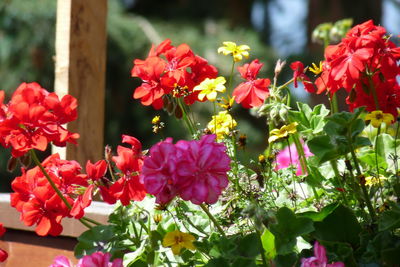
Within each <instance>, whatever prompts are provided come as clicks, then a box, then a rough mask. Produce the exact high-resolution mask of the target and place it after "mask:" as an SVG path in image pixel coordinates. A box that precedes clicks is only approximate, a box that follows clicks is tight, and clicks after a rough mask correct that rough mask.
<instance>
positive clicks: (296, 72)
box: [290, 61, 315, 93]
mask: <svg viewBox="0 0 400 267" xmlns="http://www.w3.org/2000/svg"><path fill="white" fill-rule="evenodd" d="M290 68H291V69H292V70H293V84H294V88H297V87H298V83H297V81H298V80H300V81H302V82H303V85H304V89H305V90H306V91H307V92H309V93H314V92H315V87H314V84H313V83H312V82H311V80H310V78H309V77H308V76H307V75H306V74H305V73H304V65H303V63H301V62H300V61H295V62H293V63H292V64H290Z"/></svg>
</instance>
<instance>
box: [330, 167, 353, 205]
mask: <svg viewBox="0 0 400 267" xmlns="http://www.w3.org/2000/svg"><path fill="white" fill-rule="evenodd" d="M330 164H331V166H332V169H333V172H334V173H335V177H336V182H337V183H338V184H339V186H340V187H341V188H344V187H343V183H342V181H341V180H340V174H339V169H338V165H337V162H336V161H335V160H331V161H330ZM340 192H341V194H342V197H343V200H344V203H346V205H347V206H348V205H349V203H348V200H347V197H346V194H345V193H344V192H343V191H340Z"/></svg>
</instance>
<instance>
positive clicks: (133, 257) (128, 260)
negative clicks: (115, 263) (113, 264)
mask: <svg viewBox="0 0 400 267" xmlns="http://www.w3.org/2000/svg"><path fill="white" fill-rule="evenodd" d="M145 245H146V242H142V244H141V245H140V247H138V248H137V249H136V250H135V251H133V252H130V253H126V254H125V255H124V258H123V262H124V266H131V265H132V264H133V263H135V262H136V261H138V260H140V258H141V255H142V254H143V253H144V252H145Z"/></svg>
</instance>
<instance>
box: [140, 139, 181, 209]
mask: <svg viewBox="0 0 400 267" xmlns="http://www.w3.org/2000/svg"><path fill="white" fill-rule="evenodd" d="M177 152H178V150H177V148H176V146H175V145H174V144H172V139H171V138H167V140H165V141H162V142H159V143H157V144H155V145H154V146H153V147H152V148H151V149H150V153H149V156H148V157H146V158H145V160H144V162H143V166H142V173H141V179H142V180H143V184H144V186H145V188H146V191H147V192H148V193H149V194H152V195H154V196H156V202H157V203H159V204H165V203H168V202H170V201H171V200H172V199H173V198H174V197H175V196H176V195H177V188H176V186H175V184H176V179H177V178H176V162H177V160H178V156H177Z"/></svg>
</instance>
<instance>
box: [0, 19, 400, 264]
mask: <svg viewBox="0 0 400 267" xmlns="http://www.w3.org/2000/svg"><path fill="white" fill-rule="evenodd" d="M315 36H318V32H317V33H316V34H315ZM324 36H327V35H326V34H324ZM324 40H325V43H326V45H327V44H328V43H329V42H327V41H326V39H324ZM249 50H250V47H248V46H247V45H236V44H235V43H233V42H224V44H223V46H222V47H220V48H219V49H218V52H219V53H222V54H223V55H225V56H229V57H232V72H231V74H230V76H229V77H227V78H224V77H222V76H218V70H217V69H216V68H215V67H214V66H213V65H211V64H209V63H208V61H207V60H206V59H204V58H202V57H200V56H198V55H196V54H195V53H194V52H193V51H192V50H191V48H190V47H189V46H188V45H187V44H181V45H179V46H173V45H172V43H171V41H170V40H169V39H167V40H165V41H164V42H162V43H161V44H159V45H158V46H153V47H152V48H151V49H150V52H149V54H148V57H147V58H146V59H144V60H140V59H136V60H135V61H134V66H133V68H132V71H131V74H132V76H133V77H138V78H140V79H141V80H142V84H141V85H140V86H139V87H138V88H136V89H135V91H134V94H133V98H135V99H139V100H140V101H141V103H142V104H143V105H145V106H152V107H153V108H155V109H157V110H160V109H164V110H166V111H168V113H169V114H170V115H172V114H173V115H174V116H175V117H176V118H178V119H181V120H182V123H183V124H184V125H185V127H186V129H187V130H188V133H189V134H190V135H191V137H192V138H191V140H179V141H177V142H174V141H173V139H172V138H170V137H169V138H166V139H164V138H163V139H162V140H161V141H160V142H158V143H157V144H155V145H153V146H152V147H151V148H150V149H149V150H144V149H143V148H142V144H141V142H140V141H139V140H138V139H136V138H135V137H133V136H129V135H123V136H122V143H123V144H125V145H121V146H118V147H117V150H116V154H115V155H113V152H112V151H111V149H110V148H108V147H106V150H105V159H104V160H100V161H97V162H95V163H92V162H90V161H88V162H87V164H86V166H85V171H84V170H83V168H82V166H81V165H80V164H79V163H78V162H76V161H73V160H65V159H61V158H60V156H59V155H58V154H54V155H51V156H50V157H48V158H47V159H45V160H44V161H42V162H41V161H40V160H39V159H38V157H37V156H36V152H35V149H36V150H42V151H43V150H45V149H46V148H47V145H48V144H49V143H52V144H54V145H56V146H65V145H66V144H67V143H76V142H77V139H78V137H79V135H78V134H76V133H71V132H69V131H68V130H67V129H66V128H64V126H63V125H64V124H65V123H68V122H70V121H73V120H74V119H76V114H77V113H76V108H77V100H76V99H75V98H74V97H72V96H70V95H66V96H64V97H63V98H61V99H59V97H58V96H57V95H56V94H54V93H49V92H47V91H46V90H45V89H43V88H41V86H40V85H39V84H37V83H23V84H22V85H20V86H19V87H18V89H17V90H16V91H15V92H14V94H13V96H12V97H11V100H10V101H9V102H8V103H4V92H2V91H0V144H1V145H2V146H4V147H6V148H11V153H12V158H11V160H10V164H9V165H10V166H15V165H16V163H17V161H18V162H20V163H21V164H22V166H23V167H22V175H21V176H19V177H17V178H15V180H14V181H13V182H12V188H13V190H14V193H12V194H11V205H12V206H13V207H15V208H16V209H17V210H18V211H19V212H20V213H21V221H23V222H24V223H25V224H26V225H28V226H33V225H34V226H35V227H36V228H35V231H36V233H37V234H38V235H42V236H45V235H53V236H57V235H59V234H60V233H61V232H62V219H63V218H65V217H74V218H76V219H78V220H80V221H81V222H82V223H83V224H84V225H85V226H87V227H88V230H87V231H86V232H84V233H83V234H82V235H81V236H80V237H79V238H78V241H79V243H78V245H77V246H76V249H75V255H76V256H77V257H78V258H81V259H80V260H79V262H78V265H77V266H114V267H115V266H122V265H124V266H146V265H150V266H160V265H169V266H172V265H182V266H257V265H261V266H296V265H297V266H298V265H301V266H345V265H346V266H357V265H363V264H378V265H379V264H381V265H387V266H396V264H398V262H400V261H399V255H400V253H399V252H400V239H399V231H398V230H399V227H400V206H399V204H398V202H399V197H400V179H399V175H400V172H399V167H398V156H397V149H398V148H397V147H398V146H399V143H398V141H397V139H398V135H399V128H400V125H399V122H398V118H399V116H398V109H399V108H400V85H399V82H398V80H396V79H397V78H398V75H399V74H400V66H399V63H398V62H399V60H400V48H399V47H397V46H396V45H395V44H394V43H393V42H392V41H391V40H390V36H388V35H387V34H386V31H385V29H384V28H383V27H381V26H376V25H374V24H373V22H372V21H367V22H365V23H363V24H360V25H357V26H355V27H353V28H352V29H350V30H349V31H348V32H347V34H345V35H344V37H343V39H342V40H341V41H340V42H339V43H337V44H334V45H327V46H326V48H325V59H324V60H323V61H322V62H321V63H320V64H319V65H317V64H313V67H312V68H306V67H305V66H304V64H303V63H301V62H299V61H296V62H292V63H291V64H290V68H291V69H292V70H293V78H292V79H290V80H289V81H288V82H286V83H284V84H282V85H280V86H279V85H278V84H277V80H278V76H279V74H280V73H281V71H282V68H283V67H284V65H285V62H282V61H278V62H277V64H276V68H275V75H274V77H273V80H272V82H271V80H270V79H268V78H258V74H259V72H260V69H261V68H262V67H263V64H262V63H260V62H259V60H257V59H254V60H252V61H250V62H249V63H245V64H243V65H242V66H238V67H237V70H238V72H239V74H240V77H241V79H242V81H241V82H240V83H239V84H238V85H236V86H234V82H233V81H234V80H233V76H234V75H235V73H234V70H235V66H236V64H239V62H241V61H242V60H245V59H247V58H249V57H250V52H249ZM309 70H310V71H311V72H312V73H314V74H315V77H310V76H309V74H308V71H309ZM292 83H293V86H294V88H297V87H299V83H302V84H303V85H304V88H305V90H306V91H307V92H309V93H312V94H314V93H315V94H325V95H326V97H327V98H328V99H329V103H330V110H329V109H328V108H326V107H325V106H324V105H323V104H319V105H316V106H315V107H313V108H311V107H310V106H309V105H308V104H305V103H297V104H296V106H292V105H291V104H290V100H291V98H290V90H291V89H290V88H289V85H290V84H292ZM339 90H342V91H345V93H346V94H347V98H346V104H347V105H348V107H349V112H347V111H342V112H339V109H338V103H337V102H338V100H337V97H336V93H337V91H339ZM197 102H198V103H197ZM206 102H209V103H211V105H212V107H213V114H211V119H210V122H209V123H208V124H207V125H204V126H202V125H201V124H200V123H197V122H196V117H195V114H194V113H193V112H192V110H191V106H192V105H194V104H195V103H197V104H202V105H207V103H206ZM236 104H238V105H240V106H241V107H242V108H245V109H250V108H252V109H254V110H255V111H256V113H257V114H258V115H259V116H260V117H263V118H265V120H266V123H267V125H268V128H269V131H268V133H267V138H266V139H265V140H266V143H265V144H264V146H265V150H264V152H263V153H262V154H261V155H259V156H258V158H257V157H256V158H254V159H252V158H251V159H247V160H242V159H241V158H242V157H240V156H241V154H244V155H246V152H245V150H244V147H245V144H246V135H244V134H239V130H237V126H238V125H239V123H238V122H237V121H236V120H235V119H234V105H236ZM396 118H397V119H396ZM152 124H153V132H154V133H157V134H161V133H162V129H163V128H164V127H166V125H165V124H164V123H163V122H162V121H161V118H160V116H156V117H155V118H154V119H153V120H152ZM29 159H31V160H32V161H33V162H34V163H35V165H36V167H30V161H29ZM95 194H99V195H100V196H101V198H102V199H103V201H105V202H106V203H109V204H115V211H114V212H113V213H112V214H111V215H110V217H109V224H108V225H101V224H99V223H98V222H96V221H94V220H92V219H90V218H87V217H85V216H84V210H85V208H86V207H88V206H89V205H90V204H91V202H92V198H93V195H95ZM1 229H2V228H1ZM3 232H4V231H2V230H0V234H2V233H3ZM312 246H314V256H312V254H313V249H312ZM0 252H1V257H0V260H4V259H5V258H6V257H7V253H6V252H5V251H3V250H0ZM49 264H50V263H49ZM51 266H72V264H71V262H70V261H69V259H67V258H66V257H64V256H60V257H57V258H56V259H55V260H54V263H53V264H52V265H51Z"/></svg>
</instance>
